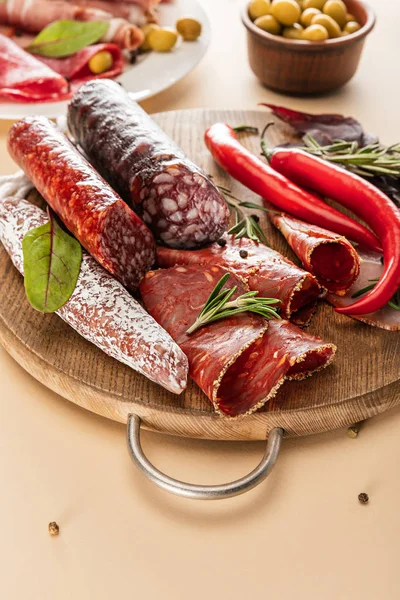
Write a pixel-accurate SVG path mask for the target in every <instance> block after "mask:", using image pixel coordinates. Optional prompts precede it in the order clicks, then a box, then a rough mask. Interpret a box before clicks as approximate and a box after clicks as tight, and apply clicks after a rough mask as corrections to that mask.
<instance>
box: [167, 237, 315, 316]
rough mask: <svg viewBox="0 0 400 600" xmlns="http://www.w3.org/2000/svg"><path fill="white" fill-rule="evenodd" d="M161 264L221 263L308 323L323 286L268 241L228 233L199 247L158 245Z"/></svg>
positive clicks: (283, 310) (287, 313)
mask: <svg viewBox="0 0 400 600" xmlns="http://www.w3.org/2000/svg"><path fill="white" fill-rule="evenodd" d="M157 263H158V265H159V266H160V267H173V266H174V265H191V264H202V265H217V266H220V267H222V268H224V269H226V270H228V271H230V272H232V273H235V274H236V275H238V276H239V277H241V279H243V280H244V281H245V282H246V284H247V285H248V286H249V288H250V289H251V290H253V291H258V292H259V294H260V296H264V297H270V298H278V299H279V300H281V313H280V314H281V315H282V316H283V317H284V318H285V319H290V320H291V321H293V322H294V323H296V324H297V325H306V324H307V323H308V322H309V320H310V318H311V316H312V314H313V312H314V311H315V308H316V302H317V298H318V296H319V294H320V287H319V285H318V283H317V280H316V279H315V277H314V276H313V275H311V274H310V273H307V272H306V271H303V269H300V268H299V267H297V266H296V265H295V264H293V263H292V262H291V261H290V260H288V259H287V258H285V257H284V256H282V255H281V254H279V252H276V251H275V250H272V248H269V247H268V246H264V244H259V243H257V242H254V241H252V240H249V239H247V238H240V239H236V238H235V237H234V236H228V235H225V236H224V237H223V238H222V239H221V240H219V242H218V243H215V244H213V245H212V246H209V247H208V248H203V249H201V250H196V251H188V250H172V249H170V248H163V247H158V248H157Z"/></svg>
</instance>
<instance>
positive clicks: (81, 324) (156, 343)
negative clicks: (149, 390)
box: [0, 197, 188, 394]
mask: <svg viewBox="0 0 400 600" xmlns="http://www.w3.org/2000/svg"><path fill="white" fill-rule="evenodd" d="M47 221H48V217H47V215H46V213H45V212H44V211H43V210H42V209H40V208H38V207H37V206H34V205H32V204H30V203H29V202H27V201H26V200H23V199H20V198H15V197H13V198H6V199H2V200H1V201H0V240H1V241H2V243H3V245H4V247H5V249H6V251H7V252H8V254H9V255H10V257H11V259H12V261H13V263H14V265H15V266H16V268H17V269H18V271H20V273H21V274H23V256H22V239H23V237H24V235H25V234H26V233H27V232H28V231H29V230H31V229H33V228H35V227H39V226H40V225H43V224H44V223H46V222H47ZM57 314H58V316H59V317H61V318H62V319H63V320H64V321H65V322H66V323H68V325H70V326H71V327H72V328H73V329H75V330H76V331H77V332H78V333H79V334H80V335H81V336H83V337H84V338H85V339H86V340H88V341H89V342H91V343H93V344H94V345H95V346H97V347H98V348H100V349H101V350H103V351H104V352H105V353H106V354H108V355H109V356H111V357H113V358H115V359H117V360H118V361H120V362H122V363H124V364H126V365H128V366H129V367H131V368H132V369H135V370H136V371H138V372H139V373H141V374H142V375H145V376H146V377H148V378H149V379H151V380H152V381H154V382H156V383H158V384H159V385H162V386H163V387H165V388H166V389H167V390H169V391H171V392H173V393H175V394H180V393H181V392H182V391H183V390H184V389H185V387H186V380H187V373H188V362H187V358H186V356H185V355H184V354H183V352H182V351H181V350H180V349H179V347H178V346H177V344H176V343H175V342H174V341H173V340H172V338H171V337H170V336H169V335H168V333H167V332H166V331H164V330H163V329H162V328H161V327H160V325H158V324H157V323H156V321H155V320H154V319H153V318H152V317H151V316H150V315H149V314H148V313H147V312H146V311H145V310H144V309H143V308H142V306H141V305H140V304H139V303H138V302H137V301H136V300H135V299H134V298H133V297H132V296H131V295H130V294H129V293H128V292H127V291H126V290H125V288H124V287H123V286H122V285H121V284H120V283H118V282H117V281H116V279H114V278H113V277H112V276H111V275H109V274H108V273H107V271H105V270H104V269H103V268H102V267H100V265H98V264H97V263H96V261H95V260H94V259H93V258H92V257H91V256H90V255H89V254H86V252H84V253H83V260H82V265H81V272H80V275H79V278H78V282H77V284H76V287H75V290H74V292H73V294H72V296H71V298H70V299H69V300H68V302H66V303H65V304H64V306H62V307H61V308H60V309H59V310H58V311H57Z"/></svg>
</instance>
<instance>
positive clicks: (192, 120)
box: [0, 109, 400, 440]
mask: <svg viewBox="0 0 400 600" xmlns="http://www.w3.org/2000/svg"><path fill="white" fill-rule="evenodd" d="M154 118H155V120H156V121H157V122H158V123H159V124H160V126H161V127H162V128H163V129H164V130H165V131H166V132H167V133H168V134H169V135H170V136H171V137H172V138H173V139H175V140H176V141H177V142H178V144H180V145H181V146H182V147H183V148H184V150H185V151H186V152H187V154H188V155H189V156H190V157H191V158H192V159H193V160H195V162H197V163H198V164H199V165H201V166H202V167H203V168H204V169H205V171H206V172H207V173H210V174H212V175H213V176H214V177H215V181H216V182H221V183H224V184H228V185H229V187H230V188H231V189H232V190H233V191H234V192H235V194H236V195H237V196H239V197H241V198H243V199H247V200H250V199H251V201H253V202H259V199H258V198H256V197H255V196H254V195H252V194H251V193H250V192H248V191H247V190H246V189H244V188H243V187H242V186H240V185H239V184H236V183H235V182H233V181H231V180H228V178H227V177H226V176H225V175H224V174H223V173H222V172H221V171H220V170H219V169H218V167H216V165H215V164H214V162H213V160H212V159H211V157H210V156H209V154H208V152H207V150H206V149H205V147H204V144H203V132H204V130H205V128H206V127H207V126H208V125H210V124H212V123H214V122H215V121H225V122H228V123H231V124H234V125H239V124H244V123H245V124H250V125H256V126H258V127H263V126H264V125H265V123H266V122H267V121H269V120H274V119H273V118H272V117H271V116H270V115H269V114H268V113H267V112H266V111H223V110H221V111H217V110H202V109H199V110H188V111H175V112H168V113H161V114H157V115H154ZM275 121H276V120H275ZM269 135H270V140H271V143H275V141H277V140H278V139H280V140H282V138H285V139H288V136H289V132H288V129H287V128H286V127H285V126H284V125H282V124H281V123H280V122H276V123H275V126H274V127H273V128H271V129H270V134H269ZM243 141H244V143H245V144H246V145H247V146H248V147H249V148H251V149H252V150H253V151H254V152H256V153H258V151H259V148H258V138H257V136H248V137H245V138H244V139H243ZM262 224H263V226H264V228H265V229H266V231H267V237H268V239H269V240H270V243H271V246H272V247H274V248H276V249H277V250H279V251H282V252H284V253H285V254H286V255H287V256H289V257H290V258H292V259H294V256H293V255H292V253H291V251H290V250H289V249H288V247H287V245H286V242H285V241H284V240H283V238H282V237H281V236H280V234H278V233H277V232H276V231H275V230H273V228H272V227H271V226H270V225H269V223H268V222H267V221H266V219H265V217H262ZM0 277H1V290H2V293H1V297H0V319H1V328H0V329H1V331H0V341H1V343H2V344H3V346H4V348H5V349H6V350H7V351H8V352H9V353H10V354H11V356H13V358H14V359H15V360H16V361H17V362H18V363H19V364H20V365H21V366H22V367H23V368H24V369H26V371H28V372H29V373H30V374H31V375H33V377H35V378H36V379H38V380H39V381H40V382H41V383H43V384H44V385H46V386H47V387H49V388H51V389H52V390H54V391H55V392H57V393H58V394H60V395H61V396H63V397H65V398H68V400H71V401H72V402H74V403H76V404H78V405H80V406H82V407H84V408H86V409H88V410H91V411H93V412H95V413H98V414H100V415H103V416H104V417H107V418H109V419H114V420H116V421H120V422H126V421H127V417H128V414H130V413H135V414H137V415H139V416H140V417H141V418H142V420H143V422H144V424H145V426H146V427H148V428H149V429H152V430H155V431H160V432H165V433H171V434H175V435H181V436H188V437H199V438H207V439H227V440H228V439H229V440H259V439H265V438H266V437H267V435H268V432H269V431H270V430H271V428H273V427H276V426H280V427H283V428H284V430H285V432H286V434H287V435H307V434H312V433H318V432H322V431H328V430H331V429H334V428H337V427H341V426H344V425H349V424H351V423H354V422H356V421H360V420H362V419H365V418H368V417H371V416H373V415H376V414H378V413H381V412H383V411H385V410H387V409H389V408H391V407H393V406H395V405H396V404H399V403H400V383H399V379H400V373H399V358H398V357H399V355H400V335H398V334H396V333H393V332H388V331H384V330H380V329H375V328H373V327H369V326H367V325H364V324H361V323H359V322H357V321H354V320H352V319H350V318H347V317H344V316H339V315H337V314H336V313H335V312H334V311H333V309H332V308H331V307H330V306H328V305H326V304H323V305H321V306H320V307H319V309H318V313H317V314H316V316H315V317H314V319H313V321H312V324H311V326H310V328H309V331H310V332H311V333H314V334H317V335H320V336H321V337H322V338H324V339H325V340H326V341H330V342H334V343H335V344H336V345H337V347H338V353H337V358H336V360H335V362H334V363H333V365H331V366H330V367H328V368H327V369H326V370H324V371H321V372H319V373H317V374H316V375H314V376H313V377H311V378H310V379H307V380H306V381H303V382H288V383H285V384H284V386H283V387H282V388H281V389H280V391H279V392H278V394H277V396H276V398H275V399H274V400H273V402H271V403H269V405H267V406H266V407H265V409H264V410H262V411H260V412H257V413H255V414H253V415H251V416H249V417H244V418H237V419H228V418H224V417H219V416H217V415H215V414H214V412H213V410H212V407H211V404H210V402H209V401H208V400H207V398H206V397H205V395H204V394H203V393H202V392H201V391H200V389H199V388H198V387H197V386H196V385H195V384H194V383H193V382H189V385H188V388H187V390H186V392H185V393H184V394H182V395H181V396H175V395H173V394H171V393H169V392H166V391H165V390H164V389H163V388H161V387H159V386H157V385H155V384H153V383H151V382H150V381H148V380H147V379H146V378H145V377H143V376H141V375H138V374H137V373H135V372H134V371H133V370H131V369H130V368H128V367H126V366H124V365H122V364H120V363H118V362H117V361H116V360H114V359H112V358H109V357H108V356H106V355H105V354H103V353H102V352H101V351H100V350H98V349H97V348H96V347H94V346H92V345H91V344H89V343H88V342H86V341H85V340H84V339H83V338H81V337H80V336H79V335H78V334H77V333H76V332H75V331H73V330H72V329H71V328H70V327H68V325H66V324H65V323H64V322H63V321H62V320H61V319H60V318H59V317H57V315H44V314H41V313H38V312H36V311H35V310H34V309H33V308H31V307H30V305H29V304H28V302H27V300H26V298H25V294H24V286H23V280H22V277H21V276H20V275H19V274H18V273H17V271H16V269H15V268H14V267H13V265H12V263H11V261H10V259H9V258H8V256H7V254H6V252H5V251H4V249H3V248H2V247H1V249H0Z"/></svg>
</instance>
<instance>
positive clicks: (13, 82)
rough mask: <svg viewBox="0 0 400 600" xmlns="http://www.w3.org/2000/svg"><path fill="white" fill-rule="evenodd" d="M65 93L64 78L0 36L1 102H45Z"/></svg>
mask: <svg viewBox="0 0 400 600" xmlns="http://www.w3.org/2000/svg"><path fill="white" fill-rule="evenodd" d="M0 6H1V5H0ZM67 94H68V82H67V80H66V79H65V78H64V77H61V75H58V74H57V73H55V72H54V71H52V70H51V69H50V68H49V67H47V66H46V65H44V64H42V63H41V62H39V61H38V60H36V58H35V57H33V56H31V55H30V54H28V52H24V50H22V49H21V48H19V47H18V46H17V44H15V43H14V42H13V41H12V40H10V39H9V38H8V37H5V36H4V35H1V34H0V100H17V101H20V102H45V101H48V100H58V99H59V98H60V97H61V98H62V97H65V96H66V95H67Z"/></svg>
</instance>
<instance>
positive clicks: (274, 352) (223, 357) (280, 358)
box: [140, 266, 336, 417]
mask: <svg viewBox="0 0 400 600" xmlns="http://www.w3.org/2000/svg"><path fill="white" fill-rule="evenodd" d="M224 273H225V271H224V270H223V269H221V268H220V267H208V268H207V267H203V266H190V267H183V266H178V267H173V268H171V269H160V270H158V271H150V272H149V273H147V274H146V276H145V278H144V279H143V280H142V281H141V283H140V292H141V294H142V298H143V302H144V305H145V308H146V309H147V310H148V312H149V313H150V314H151V316H152V317H154V319H155V320H156V321H157V322H158V323H159V324H160V325H161V326H162V327H163V328H164V329H166V330H167V332H168V333H169V334H170V335H171V337H172V338H173V339H174V340H175V341H176V342H177V344H178V345H179V346H180V348H181V349H182V350H183V352H184V353H185V354H186V356H187V357H188V360H189V374H190V375H191V377H192V378H193V379H194V381H195V382H196V383H197V384H198V386H199V387H200V388H201V389H202V390H203V392H204V393H205V394H206V395H207V396H208V398H209V399H210V400H211V401H212V403H213V405H214V407H215V410H216V411H217V412H220V413H223V414H225V415H228V416H230V417H234V416H237V415H244V414H248V413H251V412H253V411H255V410H257V408H260V407H261V406H262V405H263V404H264V403H265V402H266V401H267V400H269V399H270V398H272V397H273V396H275V394H276V392H277V390H278V388H279V387H280V386H281V385H282V383H284V381H285V379H302V378H304V377H307V376H308V375H310V374H311V373H312V372H314V371H316V370H318V369H322V368H324V367H326V366H327V365H328V364H329V363H330V361H331V360H332V359H333V356H334V354H335V351H336V348H335V346H334V345H333V344H325V343H324V342H322V341H321V340H320V339H318V338H315V337H313V336H310V335H307V334H305V333H304V332H303V331H301V330H300V329H298V328H297V327H295V326H294V325H292V324H291V323H289V322H288V321H280V320H272V321H266V320H265V319H263V318H262V317H258V316H257V315H254V314H250V313H242V314H239V315H235V316H234V317H229V318H226V319H222V320H220V321H215V322H214V323H212V324H210V325H208V326H206V327H203V328H202V329H199V330H198V331H196V332H195V333H193V334H192V335H187V334H186V330H187V329H188V327H189V326H190V325H192V323H193V322H194V321H195V319H196V317H197V316H198V314H199V312H200V310H201V308H202V306H203V305H204V303H205V302H206V300H207V298H208V296H209V295H210V293H211V292H212V290H213V289H214V287H215V285H216V284H217V282H218V281H219V280H220V278H221V277H222V275H223V274H224ZM233 285H237V286H238V290H237V294H236V295H240V294H242V293H244V292H245V291H247V287H246V286H245V285H244V284H243V282H242V281H241V280H240V279H239V278H238V277H236V276H235V275H233V274H232V275H231V277H230V279H229V280H228V286H229V287H231V286H233Z"/></svg>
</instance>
